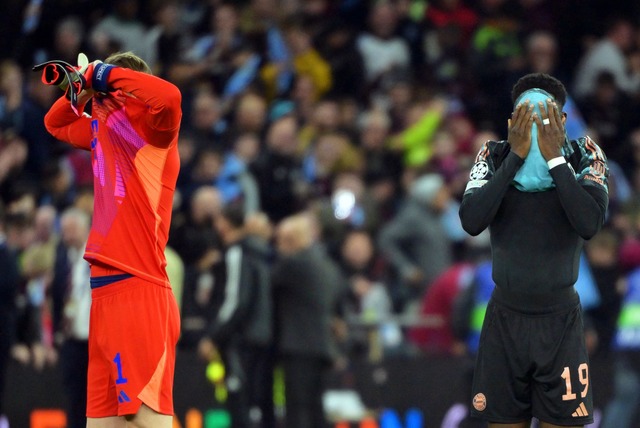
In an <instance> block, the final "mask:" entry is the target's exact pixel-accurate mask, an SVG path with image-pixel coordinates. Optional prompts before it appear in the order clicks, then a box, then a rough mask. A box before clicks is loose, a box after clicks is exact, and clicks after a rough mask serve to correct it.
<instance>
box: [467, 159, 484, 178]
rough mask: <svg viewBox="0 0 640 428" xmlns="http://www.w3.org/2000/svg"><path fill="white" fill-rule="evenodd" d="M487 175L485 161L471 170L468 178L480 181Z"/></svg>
mask: <svg viewBox="0 0 640 428" xmlns="http://www.w3.org/2000/svg"><path fill="white" fill-rule="evenodd" d="M487 174H489V165H487V163H486V162H485V161H480V162H478V163H477V164H475V165H474V166H473V168H471V172H470V173H469V178H470V179H471V180H482V179H483V178H485V177H486V176H487Z"/></svg>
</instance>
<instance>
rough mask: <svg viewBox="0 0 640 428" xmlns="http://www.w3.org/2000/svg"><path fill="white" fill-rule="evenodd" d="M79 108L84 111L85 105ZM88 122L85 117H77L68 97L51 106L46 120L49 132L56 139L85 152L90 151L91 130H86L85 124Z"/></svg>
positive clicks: (61, 98)
mask: <svg viewBox="0 0 640 428" xmlns="http://www.w3.org/2000/svg"><path fill="white" fill-rule="evenodd" d="M79 100H80V101H84V102H83V103H82V105H79V106H78V111H83V110H84V104H85V103H86V100H83V99H82V98H80V99H79ZM87 120H88V118H87V117H85V116H77V115H76V114H75V112H74V111H73V110H72V109H71V104H70V103H69V100H67V99H66V97H64V96H62V97H60V98H59V99H58V100H57V101H56V102H55V103H54V104H53V106H51V108H50V109H49V111H48V112H47V114H46V115H45V118H44V124H45V127H46V128H47V131H48V132H49V133H50V134H51V135H53V136H54V137H55V138H56V139H58V140H60V141H64V142H66V143H69V144H71V145H72V146H74V147H78V148H81V149H85V150H90V149H91V147H90V140H91V133H90V128H85V126H84V124H83V123H84V122H86V121H87Z"/></svg>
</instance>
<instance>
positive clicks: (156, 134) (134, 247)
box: [45, 67, 182, 286]
mask: <svg viewBox="0 0 640 428" xmlns="http://www.w3.org/2000/svg"><path fill="white" fill-rule="evenodd" d="M107 85H108V87H109V90H110V92H109V93H108V95H106V96H95V97H94V98H93V104H92V112H91V116H89V115H87V114H83V115H82V116H80V117H78V116H76V114H75V113H74V112H73V110H72V109H71V106H70V104H69V101H68V100H67V99H66V98H65V97H61V98H60V99H59V100H57V101H56V102H55V103H54V105H53V106H52V107H51V109H50V110H49V112H48V113H47V115H46V117H45V125H46V127H47V130H48V131H49V132H50V133H51V134H52V135H53V136H54V137H56V138H57V139H59V140H61V141H65V142H67V143H69V144H71V145H73V146H75V147H77V148H80V149H84V150H90V151H91V160H92V167H93V175H94V194H95V201H94V214H93V215H94V216H93V222H92V225H91V233H90V235H89V241H88V244H87V248H86V252H85V255H84V258H85V259H86V260H87V261H89V263H94V262H99V263H101V264H104V265H107V266H109V267H113V268H116V269H119V270H122V271H124V272H127V273H130V274H132V275H134V276H137V277H140V278H143V279H146V280H148V281H151V282H154V283H157V284H160V285H163V286H169V281H168V278H167V274H166V272H165V265H166V260H165V256H164V249H165V246H166V243H167V239H168V236H169V224H170V222H171V211H172V204H173V194H174V191H175V185H176V180H177V177H178V171H179V169H180V161H179V157H178V149H177V140H178V131H179V128H180V119H181V116H182V112H181V108H180V102H181V94H180V91H179V90H178V88H177V87H176V86H174V85H173V84H171V83H169V82H167V81H165V80H162V79H160V78H158V77H154V76H152V75H149V74H145V73H141V72H137V71H133V70H129V69H126V68H120V67H114V68H113V69H112V70H111V73H110V75H109V80H108V82H107ZM80 111H82V109H80Z"/></svg>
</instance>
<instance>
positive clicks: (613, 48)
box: [574, 17, 640, 100]
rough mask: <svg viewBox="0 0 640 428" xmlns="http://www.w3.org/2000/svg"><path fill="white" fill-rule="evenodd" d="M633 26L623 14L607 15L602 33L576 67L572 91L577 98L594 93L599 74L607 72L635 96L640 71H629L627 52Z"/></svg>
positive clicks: (616, 82) (631, 43) (639, 84)
mask: <svg viewBox="0 0 640 428" xmlns="http://www.w3.org/2000/svg"><path fill="white" fill-rule="evenodd" d="M633 32H634V27H633V25H632V23H631V22H630V21H629V20H628V19H627V18H624V17H614V18H609V21H608V22H607V28H606V29H605V35H604V37H602V38H601V39H600V40H598V41H597V42H596V43H595V44H594V45H593V46H591V47H590V48H589V49H588V50H587V51H586V52H584V54H583V56H582V58H581V59H580V62H579V64H578V65H577V66H576V69H575V77H574V93H575V95H576V97H577V98H578V100H581V99H584V98H585V97H587V96H589V95H593V93H594V91H595V88H596V83H597V80H598V76H599V75H600V74H601V73H602V72H608V73H610V74H611V75H612V76H613V80H614V84H615V86H616V87H618V88H620V89H621V90H623V91H624V92H625V93H627V95H630V96H634V95H636V94H637V93H638V90H640V72H638V70H631V71H630V70H629V62H628V60H627V57H626V53H627V52H628V51H629V49H630V48H631V47H632V46H633Z"/></svg>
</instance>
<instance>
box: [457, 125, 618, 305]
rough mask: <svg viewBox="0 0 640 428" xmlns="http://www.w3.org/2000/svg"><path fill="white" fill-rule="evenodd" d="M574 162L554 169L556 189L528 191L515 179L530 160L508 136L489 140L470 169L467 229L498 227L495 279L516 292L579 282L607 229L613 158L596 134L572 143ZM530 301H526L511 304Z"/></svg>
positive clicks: (463, 214)
mask: <svg viewBox="0 0 640 428" xmlns="http://www.w3.org/2000/svg"><path fill="white" fill-rule="evenodd" d="M564 153H566V155H565V159H566V161H567V163H563V164H560V165H557V166H555V167H554V168H552V169H551V170H550V171H549V172H550V174H551V176H552V178H553V181H554V185H555V187H554V188H552V189H550V190H546V191H541V192H524V191H520V190H518V189H516V188H515V187H514V186H513V184H512V182H513V178H514V176H515V174H516V172H517V171H518V169H519V168H520V167H521V166H522V164H523V163H524V160H523V159H521V158H520V157H518V156H517V155H516V154H515V153H512V152H511V151H510V146H509V143H508V142H506V141H499V142H496V141H488V142H486V143H485V144H484V146H483V147H482V149H481V150H480V152H479V153H478V156H477V157H476V162H475V164H474V166H473V168H472V170H471V173H470V177H469V178H470V180H469V182H468V184H467V187H466V190H465V193H464V196H463V200H462V204H461V207H460V219H461V220H462V226H463V227H464V229H465V230H466V231H467V232H468V233H470V234H471V235H477V234H479V233H480V232H482V231H483V230H484V229H486V228H487V227H489V228H490V232H491V250H492V255H493V280H494V281H495V283H496V285H497V286H498V287H500V288H501V289H503V290H504V291H506V292H514V293H513V295H525V296H526V295H532V294H545V295H549V293H550V294H551V295H553V291H556V290H560V289H563V288H568V287H572V286H573V284H574V283H575V282H576V280H577V278H578V266H579V260H580V253H581V251H582V247H583V243H584V240H585V239H589V238H591V237H592V236H593V235H595V234H596V233H597V232H598V230H599V229H600V227H601V226H602V224H603V222H604V218H605V214H606V209H607V205H608V201H609V199H608V184H607V177H608V175H609V170H608V166H607V160H606V157H605V155H604V153H603V152H602V150H600V148H599V147H598V146H597V145H596V144H595V143H594V142H593V140H591V139H590V138H589V137H583V138H580V139H578V140H573V141H571V142H567V143H566V144H565V147H564ZM511 303H513V304H514V305H516V306H517V305H520V304H521V305H523V306H524V307H526V306H527V303H528V302H526V301H521V302H511Z"/></svg>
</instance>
